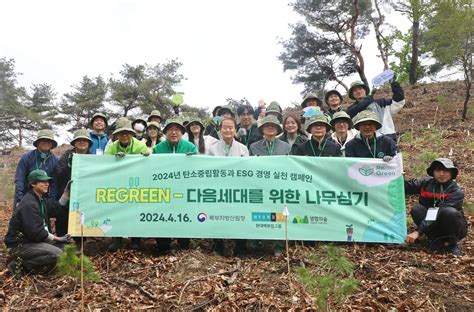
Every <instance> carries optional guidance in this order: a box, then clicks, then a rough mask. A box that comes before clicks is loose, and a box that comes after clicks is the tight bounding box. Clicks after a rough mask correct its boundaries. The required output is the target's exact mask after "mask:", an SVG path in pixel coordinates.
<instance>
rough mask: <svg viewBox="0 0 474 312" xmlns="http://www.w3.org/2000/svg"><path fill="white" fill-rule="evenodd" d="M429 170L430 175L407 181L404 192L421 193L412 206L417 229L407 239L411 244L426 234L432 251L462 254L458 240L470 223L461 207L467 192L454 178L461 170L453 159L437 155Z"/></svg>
mask: <svg viewBox="0 0 474 312" xmlns="http://www.w3.org/2000/svg"><path fill="white" fill-rule="evenodd" d="M426 171H427V173H428V175H430V176H431V178H428V177H427V178H423V179H411V180H407V181H405V194H406V195H413V194H418V195H419V196H420V198H419V203H418V204H415V205H414V206H413V207H412V209H411V216H412V218H413V221H414V222H415V224H416V226H417V230H416V231H413V232H412V233H410V234H408V235H407V237H406V241H407V243H408V244H412V243H414V242H415V241H416V240H417V239H418V238H419V237H420V235H421V234H425V235H426V236H427V237H428V238H429V239H430V240H431V247H430V249H431V250H432V251H435V252H436V251H439V252H445V251H448V252H451V253H452V254H453V255H454V256H461V255H462V253H461V249H460V248H459V245H458V241H459V240H461V239H462V238H464V237H465V236H466V234H467V222H466V219H465V218H464V213H463V210H462V204H463V200H464V193H463V191H462V190H461V188H460V187H459V185H458V184H457V183H456V181H455V179H456V176H457V175H458V169H457V168H456V167H455V166H454V164H453V162H452V161H451V160H449V159H447V158H438V159H436V160H435V161H433V162H432V163H431V165H430V166H429V168H428V169H427V170H426Z"/></svg>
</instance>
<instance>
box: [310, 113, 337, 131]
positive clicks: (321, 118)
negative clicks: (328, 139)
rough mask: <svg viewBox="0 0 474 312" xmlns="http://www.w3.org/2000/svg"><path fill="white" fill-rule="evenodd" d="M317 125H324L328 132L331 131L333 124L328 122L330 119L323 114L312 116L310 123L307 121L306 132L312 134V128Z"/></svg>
mask: <svg viewBox="0 0 474 312" xmlns="http://www.w3.org/2000/svg"><path fill="white" fill-rule="evenodd" d="M316 123H323V124H324V125H325V126H326V129H327V131H328V132H329V130H331V124H330V123H329V122H328V119H327V117H326V116H325V115H323V114H318V115H314V116H311V117H310V118H309V119H308V121H306V123H305V125H304V127H305V129H306V132H311V127H312V126H313V125H314V124H316Z"/></svg>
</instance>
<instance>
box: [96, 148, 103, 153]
mask: <svg viewBox="0 0 474 312" xmlns="http://www.w3.org/2000/svg"><path fill="white" fill-rule="evenodd" d="M95 154H96V155H104V151H103V150H102V149H101V148H98V149H96V150H95Z"/></svg>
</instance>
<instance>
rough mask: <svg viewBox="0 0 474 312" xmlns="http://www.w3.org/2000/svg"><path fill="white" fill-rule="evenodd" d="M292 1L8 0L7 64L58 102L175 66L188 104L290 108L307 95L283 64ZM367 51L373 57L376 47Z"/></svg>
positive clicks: (372, 70)
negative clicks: (98, 83)
mask: <svg viewBox="0 0 474 312" xmlns="http://www.w3.org/2000/svg"><path fill="white" fill-rule="evenodd" d="M289 2H290V1H286V0H220V1H218V0H198V1H196V0H194V1H191V0H160V1H144V0H143V1H141V0H135V1H132V0H130V1H109V0H101V1H88V0H83V1H33V0H29V1H26V0H16V1H1V2H0V12H2V14H1V18H0V29H1V30H0V33H1V40H0V57H6V58H14V59H15V62H16V71H17V72H21V73H23V75H22V76H20V77H19V79H18V81H19V83H20V85H22V86H30V85H31V84H32V83H49V84H51V85H53V87H54V88H55V90H56V92H57V94H58V98H59V97H60V96H61V95H62V94H63V93H66V92H70V91H71V86H72V85H75V84H78V83H79V82H80V81H81V80H82V77H83V76H85V75H88V76H89V77H95V76H97V75H102V77H104V78H109V77H110V76H111V75H112V74H114V75H118V72H119V71H120V70H121V68H122V65H123V64H125V63H128V64H131V65H138V64H144V63H147V64H150V65H154V64H156V63H164V62H166V61H167V60H169V59H175V58H177V59H178V60H179V61H181V62H182V63H183V66H182V67H181V70H180V73H182V74H183V75H184V76H185V77H186V80H185V81H183V83H182V84H181V85H180V86H178V87H177V88H176V90H177V91H178V92H183V93H184V100H185V103H186V104H189V105H192V106H198V107H206V108H212V107H214V106H216V105H222V104H225V99H226V98H228V97H232V98H234V99H241V98H243V97H246V98H247V99H248V100H249V101H250V102H251V103H252V104H253V105H255V106H256V105H257V102H258V100H259V99H264V100H265V101H266V102H267V103H269V102H271V101H274V100H275V101H278V102H279V103H280V104H281V106H283V107H287V106H289V105H290V104H291V103H293V102H297V103H298V102H300V101H301V100H302V95H301V91H302V90H303V86H302V85H294V84H292V82H291V73H288V72H287V73H285V72H283V65H282V63H281V62H280V61H279V60H278V59H277V58H278V55H279V54H280V53H281V51H282V47H281V45H280V44H279V41H280V40H282V39H287V38H289V37H290V34H291V32H290V29H289V27H288V24H290V23H295V22H296V21H298V20H301V17H299V16H298V15H296V13H294V12H293V10H292V8H291V7H290V6H289ZM364 51H376V46H375V40H369V41H367V42H365V43H364V47H363V53H364ZM373 56H375V54H373ZM366 62H367V65H366V66H367V69H366V74H367V77H374V76H375V75H377V74H379V73H380V72H381V71H382V69H383V64H382V62H381V61H380V60H379V59H377V58H375V57H369V56H366ZM369 80H370V78H369ZM347 83H350V81H348V82H347Z"/></svg>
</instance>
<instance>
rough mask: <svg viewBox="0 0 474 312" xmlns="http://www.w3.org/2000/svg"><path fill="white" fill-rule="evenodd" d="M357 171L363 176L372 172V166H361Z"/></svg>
mask: <svg viewBox="0 0 474 312" xmlns="http://www.w3.org/2000/svg"><path fill="white" fill-rule="evenodd" d="M359 173H360V174H361V175H363V176H364V177H368V176H370V175H372V174H374V168H371V167H370V166H362V167H360V168H359Z"/></svg>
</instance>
